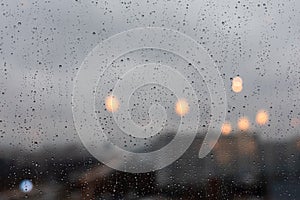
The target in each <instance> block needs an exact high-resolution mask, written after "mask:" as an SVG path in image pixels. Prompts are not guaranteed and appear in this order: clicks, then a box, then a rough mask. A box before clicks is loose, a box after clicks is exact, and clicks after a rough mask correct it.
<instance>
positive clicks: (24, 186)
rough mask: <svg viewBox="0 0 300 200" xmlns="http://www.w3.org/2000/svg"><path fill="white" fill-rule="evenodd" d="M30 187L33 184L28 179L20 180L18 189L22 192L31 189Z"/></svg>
mask: <svg viewBox="0 0 300 200" xmlns="http://www.w3.org/2000/svg"><path fill="white" fill-rule="evenodd" d="M32 188H33V184H32V182H31V181H30V180H27V179H25V180H23V181H21V183H20V190H21V191H22V192H25V193H27V192H30V191H31V190H32Z"/></svg>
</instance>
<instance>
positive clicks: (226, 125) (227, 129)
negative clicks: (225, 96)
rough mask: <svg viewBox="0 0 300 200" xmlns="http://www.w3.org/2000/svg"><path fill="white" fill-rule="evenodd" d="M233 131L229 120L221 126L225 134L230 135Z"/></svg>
mask: <svg viewBox="0 0 300 200" xmlns="http://www.w3.org/2000/svg"><path fill="white" fill-rule="evenodd" d="M231 131H232V128H231V124H230V123H229V122H225V123H224V124H223V125H222V127H221V132H222V134H223V135H229V134H230V133H231Z"/></svg>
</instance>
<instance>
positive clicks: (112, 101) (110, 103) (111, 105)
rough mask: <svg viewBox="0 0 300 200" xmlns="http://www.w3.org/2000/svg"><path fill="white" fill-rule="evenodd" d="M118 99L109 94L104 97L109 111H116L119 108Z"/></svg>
mask: <svg viewBox="0 0 300 200" xmlns="http://www.w3.org/2000/svg"><path fill="white" fill-rule="evenodd" d="M119 106H120V104H119V100H118V99H117V97H116V96H112V95H109V96H107V97H106V99H105V107H106V109H107V110H108V111H109V112H112V113H113V112H116V111H117V110H118V109H119Z"/></svg>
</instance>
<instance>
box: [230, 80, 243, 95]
mask: <svg viewBox="0 0 300 200" xmlns="http://www.w3.org/2000/svg"><path fill="white" fill-rule="evenodd" d="M231 88H232V90H233V91H234V92H236V93H238V92H241V91H242V90H243V80H242V78H241V77H239V76H237V77H235V78H233V79H232V85H231Z"/></svg>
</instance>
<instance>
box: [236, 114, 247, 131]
mask: <svg viewBox="0 0 300 200" xmlns="http://www.w3.org/2000/svg"><path fill="white" fill-rule="evenodd" d="M238 127H239V129H240V130H241V131H247V130H248V129H249V128H250V122H249V120H248V118H247V117H241V118H240V119H239V120H238Z"/></svg>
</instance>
